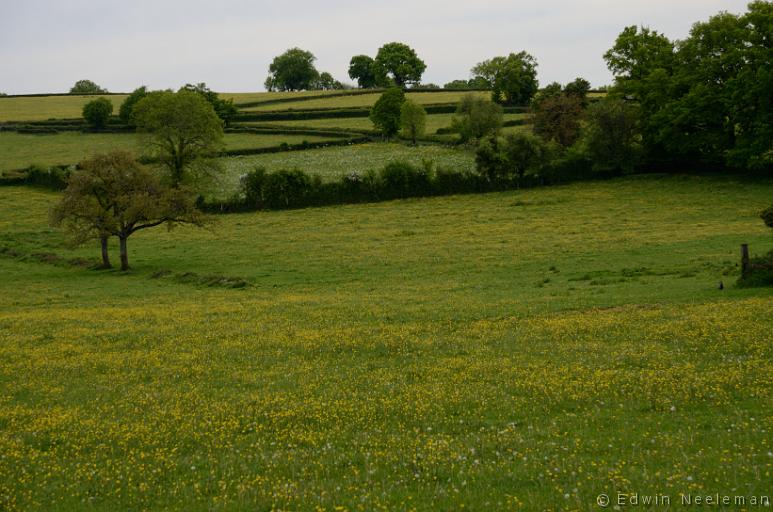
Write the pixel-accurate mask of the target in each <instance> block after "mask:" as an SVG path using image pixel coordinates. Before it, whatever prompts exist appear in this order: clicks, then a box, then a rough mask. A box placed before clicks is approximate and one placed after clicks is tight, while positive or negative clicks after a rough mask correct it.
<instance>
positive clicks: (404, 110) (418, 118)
mask: <svg viewBox="0 0 773 512" xmlns="http://www.w3.org/2000/svg"><path fill="white" fill-rule="evenodd" d="M400 126H402V128H403V134H404V135H405V136H406V137H408V138H410V139H411V141H412V142H413V144H414V145H416V139H418V138H419V137H421V136H422V135H424V129H425V128H426V126H427V111H426V110H424V107H422V106H421V105H419V104H418V103H416V102H414V101H411V100H405V101H404V102H403V105H402V107H400Z"/></svg>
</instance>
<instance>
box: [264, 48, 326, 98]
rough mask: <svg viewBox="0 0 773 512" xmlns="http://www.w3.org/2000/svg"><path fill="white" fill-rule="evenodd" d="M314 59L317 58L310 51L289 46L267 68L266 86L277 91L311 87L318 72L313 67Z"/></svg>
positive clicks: (299, 89)
mask: <svg viewBox="0 0 773 512" xmlns="http://www.w3.org/2000/svg"><path fill="white" fill-rule="evenodd" d="M315 60H317V58H316V57H315V56H314V54H313V53H311V52H308V51H305V50H301V49H300V48H290V49H289V50H287V51H286V52H284V53H283V54H282V55H279V56H277V57H275V58H274V60H273V62H271V65H270V66H269V68H268V70H269V72H270V75H269V79H270V81H269V80H268V79H267V80H266V85H267V87H266V88H267V89H269V90H278V91H301V90H307V89H311V87H312V85H313V84H314V81H315V80H317V78H319V72H318V71H317V69H316V68H315V67H314V61H315Z"/></svg>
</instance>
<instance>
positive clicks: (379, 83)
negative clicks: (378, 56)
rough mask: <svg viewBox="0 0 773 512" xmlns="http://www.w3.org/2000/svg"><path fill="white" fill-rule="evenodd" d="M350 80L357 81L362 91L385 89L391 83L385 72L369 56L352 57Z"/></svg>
mask: <svg viewBox="0 0 773 512" xmlns="http://www.w3.org/2000/svg"><path fill="white" fill-rule="evenodd" d="M349 78H351V79H352V80H357V85H358V86H359V87H360V88H362V89H371V88H374V87H385V86H386V85H387V84H388V83H389V82H388V80H387V76H386V74H385V73H384V70H383V69H382V68H380V67H379V66H377V65H376V61H375V60H373V58H372V57H369V56H367V55H355V56H354V57H352V60H350V61H349Z"/></svg>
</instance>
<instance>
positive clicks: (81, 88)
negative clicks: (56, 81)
mask: <svg viewBox="0 0 773 512" xmlns="http://www.w3.org/2000/svg"><path fill="white" fill-rule="evenodd" d="M70 94H107V89H103V88H102V87H100V86H98V85H97V84H95V83H94V82H92V81H91V80H78V81H77V82H75V85H73V86H72V87H71V88H70Z"/></svg>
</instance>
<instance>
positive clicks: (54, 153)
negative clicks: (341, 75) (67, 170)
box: [0, 132, 332, 171]
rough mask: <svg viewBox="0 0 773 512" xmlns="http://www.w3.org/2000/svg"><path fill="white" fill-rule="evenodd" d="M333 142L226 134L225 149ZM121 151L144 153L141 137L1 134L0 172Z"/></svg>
mask: <svg viewBox="0 0 773 512" xmlns="http://www.w3.org/2000/svg"><path fill="white" fill-rule="evenodd" d="M326 140H332V139H331V138H330V137H319V136H315V135H274V134H265V135H264V134H252V133H227V134H226V135H225V137H224V142H225V148H226V149H249V148H267V147H276V146H279V145H280V144H281V143H283V142H286V143H287V144H300V143H302V142H303V141H307V142H322V141H326ZM115 149H122V150H126V151H132V152H134V153H137V154H141V152H142V149H143V148H142V147H141V146H140V144H139V137H138V136H137V135H135V134H133V133H80V132H62V133H58V134H55V135H30V134H20V133H14V132H2V133H0V171H8V170H15V169H25V168H27V167H29V166H31V165H33V164H35V165H44V166H45V165H63V164H77V163H78V162H80V161H81V160H84V159H85V158H87V157H89V156H90V155H92V154H94V153H106V152H108V151H112V150H115Z"/></svg>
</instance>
